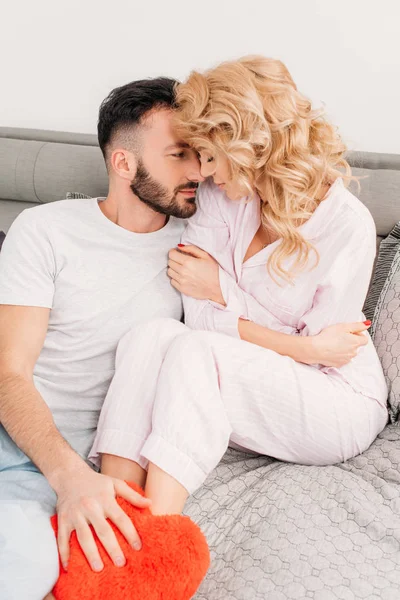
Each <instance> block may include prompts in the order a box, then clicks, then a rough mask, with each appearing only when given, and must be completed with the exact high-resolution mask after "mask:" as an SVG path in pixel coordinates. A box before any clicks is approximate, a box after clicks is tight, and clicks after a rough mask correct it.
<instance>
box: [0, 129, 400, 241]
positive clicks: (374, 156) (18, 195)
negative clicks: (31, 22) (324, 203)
mask: <svg viewBox="0 0 400 600" xmlns="http://www.w3.org/2000/svg"><path fill="white" fill-rule="evenodd" d="M347 158H348V160H349V163H350V164H351V166H352V167H353V173H354V175H357V176H361V177H362V179H361V181H360V183H361V190H360V192H358V189H357V186H356V185H355V184H354V183H352V185H351V188H350V189H351V190H352V191H353V192H354V193H355V194H356V195H357V196H358V197H359V198H360V200H362V202H364V203H365V204H366V205H367V206H368V208H369V209H370V211H371V213H372V215H373V217H374V219H375V223H376V227H377V233H378V236H380V237H382V236H386V235H387V234H388V233H389V231H390V230H391V229H392V227H393V226H394V224H395V223H396V222H397V221H400V154H379V153H373V152H351V153H349V154H348V157H347ZM107 188H108V180H107V172H106V168H105V165H104V161H103V157H102V154H101V151H100V149H99V147H98V144H97V138H96V136H95V135H91V134H78V133H67V132H58V131H45V130H34V129H18V128H4V127H3V128H1V127H0V199H1V200H14V201H22V202H35V203H43V202H52V201H54V200H61V199H63V198H65V196H66V194H67V192H82V193H84V194H88V195H89V196H105V195H106V194H107Z"/></svg>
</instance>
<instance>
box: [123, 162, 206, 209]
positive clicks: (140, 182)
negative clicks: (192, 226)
mask: <svg viewBox="0 0 400 600" xmlns="http://www.w3.org/2000/svg"><path fill="white" fill-rule="evenodd" d="M197 187H198V184H197V183H195V182H194V181H189V182H188V183H185V184H183V185H179V186H178V187H176V188H175V190H174V192H173V194H172V195H171V194H170V192H169V191H168V189H167V188H166V187H165V186H163V185H162V184H161V183H160V182H159V181H157V180H156V179H154V178H153V177H152V176H151V175H150V173H149V172H148V170H147V169H146V167H145V166H144V164H143V162H142V161H141V160H139V161H138V168H137V172H136V176H135V179H134V180H133V181H132V183H131V190H132V192H133V193H134V194H135V195H136V196H137V197H138V198H139V200H141V201H142V202H144V203H145V204H147V206H150V207H151V208H152V209H153V210H155V211H156V212H158V213H161V214H163V215H169V216H172V217H177V218H178V219H188V218H189V217H191V216H192V215H194V213H195V212H196V210H197V207H196V202H195V198H194V197H193V199H192V198H190V199H186V201H183V202H179V200H178V198H177V195H178V192H179V191H180V190H189V189H193V190H194V192H195V190H197ZM194 195H195V193H194V194H193V196H194Z"/></svg>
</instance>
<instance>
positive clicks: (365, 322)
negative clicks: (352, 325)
mask: <svg viewBox="0 0 400 600" xmlns="http://www.w3.org/2000/svg"><path fill="white" fill-rule="evenodd" d="M371 323H372V321H370V320H368V321H364V325H366V326H367V327H368V326H369V325H371Z"/></svg>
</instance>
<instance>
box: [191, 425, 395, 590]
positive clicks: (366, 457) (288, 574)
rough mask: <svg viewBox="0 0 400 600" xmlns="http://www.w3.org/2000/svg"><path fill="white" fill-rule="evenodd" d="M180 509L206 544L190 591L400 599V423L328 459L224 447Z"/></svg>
mask: <svg viewBox="0 0 400 600" xmlns="http://www.w3.org/2000/svg"><path fill="white" fill-rule="evenodd" d="M185 513H186V514H188V515H189V516H191V517H192V518H193V519H194V520H195V521H196V522H197V523H198V524H199V525H200V527H201V528H202V530H203V531H204V533H205V535H206V537H207V540H208V543H209V545H210V550H211V567H210V570H209V572H208V574H207V577H206V579H205V580H204V582H203V584H202V585H201V587H200V589H199V590H198V592H197V594H196V596H195V600H302V599H311V600H355V599H357V600H358V599H363V600H398V599H399V598H400V427H399V426H398V423H396V424H394V425H389V426H388V427H386V428H385V429H384V431H383V432H382V433H381V434H380V435H379V436H378V439H377V440H376V441H375V442H374V443H373V444H372V445H371V447H370V448H368V450H366V451H365V452H364V453H363V454H362V455H360V456H357V457H355V458H352V459H351V460H348V461H347V462H345V463H342V464H338V465H332V466H329V467H319V466H318V467H317V466H303V465H295V464H288V463H283V462H280V461H277V460H274V459H271V458H268V457H265V456H258V455H254V454H253V455H251V454H245V453H240V452H238V451H237V450H233V449H229V450H228V452H227V453H226V454H225V456H224V458H223V459H222V461H221V463H220V464H219V465H218V467H217V468H216V469H215V470H214V472H213V473H211V475H210V476H209V477H208V479H207V481H206V482H205V484H204V485H203V486H202V487H201V488H200V489H198V490H197V491H196V492H195V494H194V495H193V496H191V497H190V498H189V500H188V502H187V504H186V507H185Z"/></svg>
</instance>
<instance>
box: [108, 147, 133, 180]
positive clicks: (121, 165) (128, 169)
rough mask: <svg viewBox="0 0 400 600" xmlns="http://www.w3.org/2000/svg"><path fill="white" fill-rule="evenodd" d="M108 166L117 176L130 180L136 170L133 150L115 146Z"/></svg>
mask: <svg viewBox="0 0 400 600" xmlns="http://www.w3.org/2000/svg"><path fill="white" fill-rule="evenodd" d="M110 166H111V169H112V170H113V171H114V173H116V174H117V175H118V176H119V177H121V178H122V179H128V180H129V181H132V179H134V178H135V175H136V171H137V159H136V156H135V155H134V154H133V152H129V150H124V149H123V148H116V149H115V150H113V152H112V154H111V157H110Z"/></svg>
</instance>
